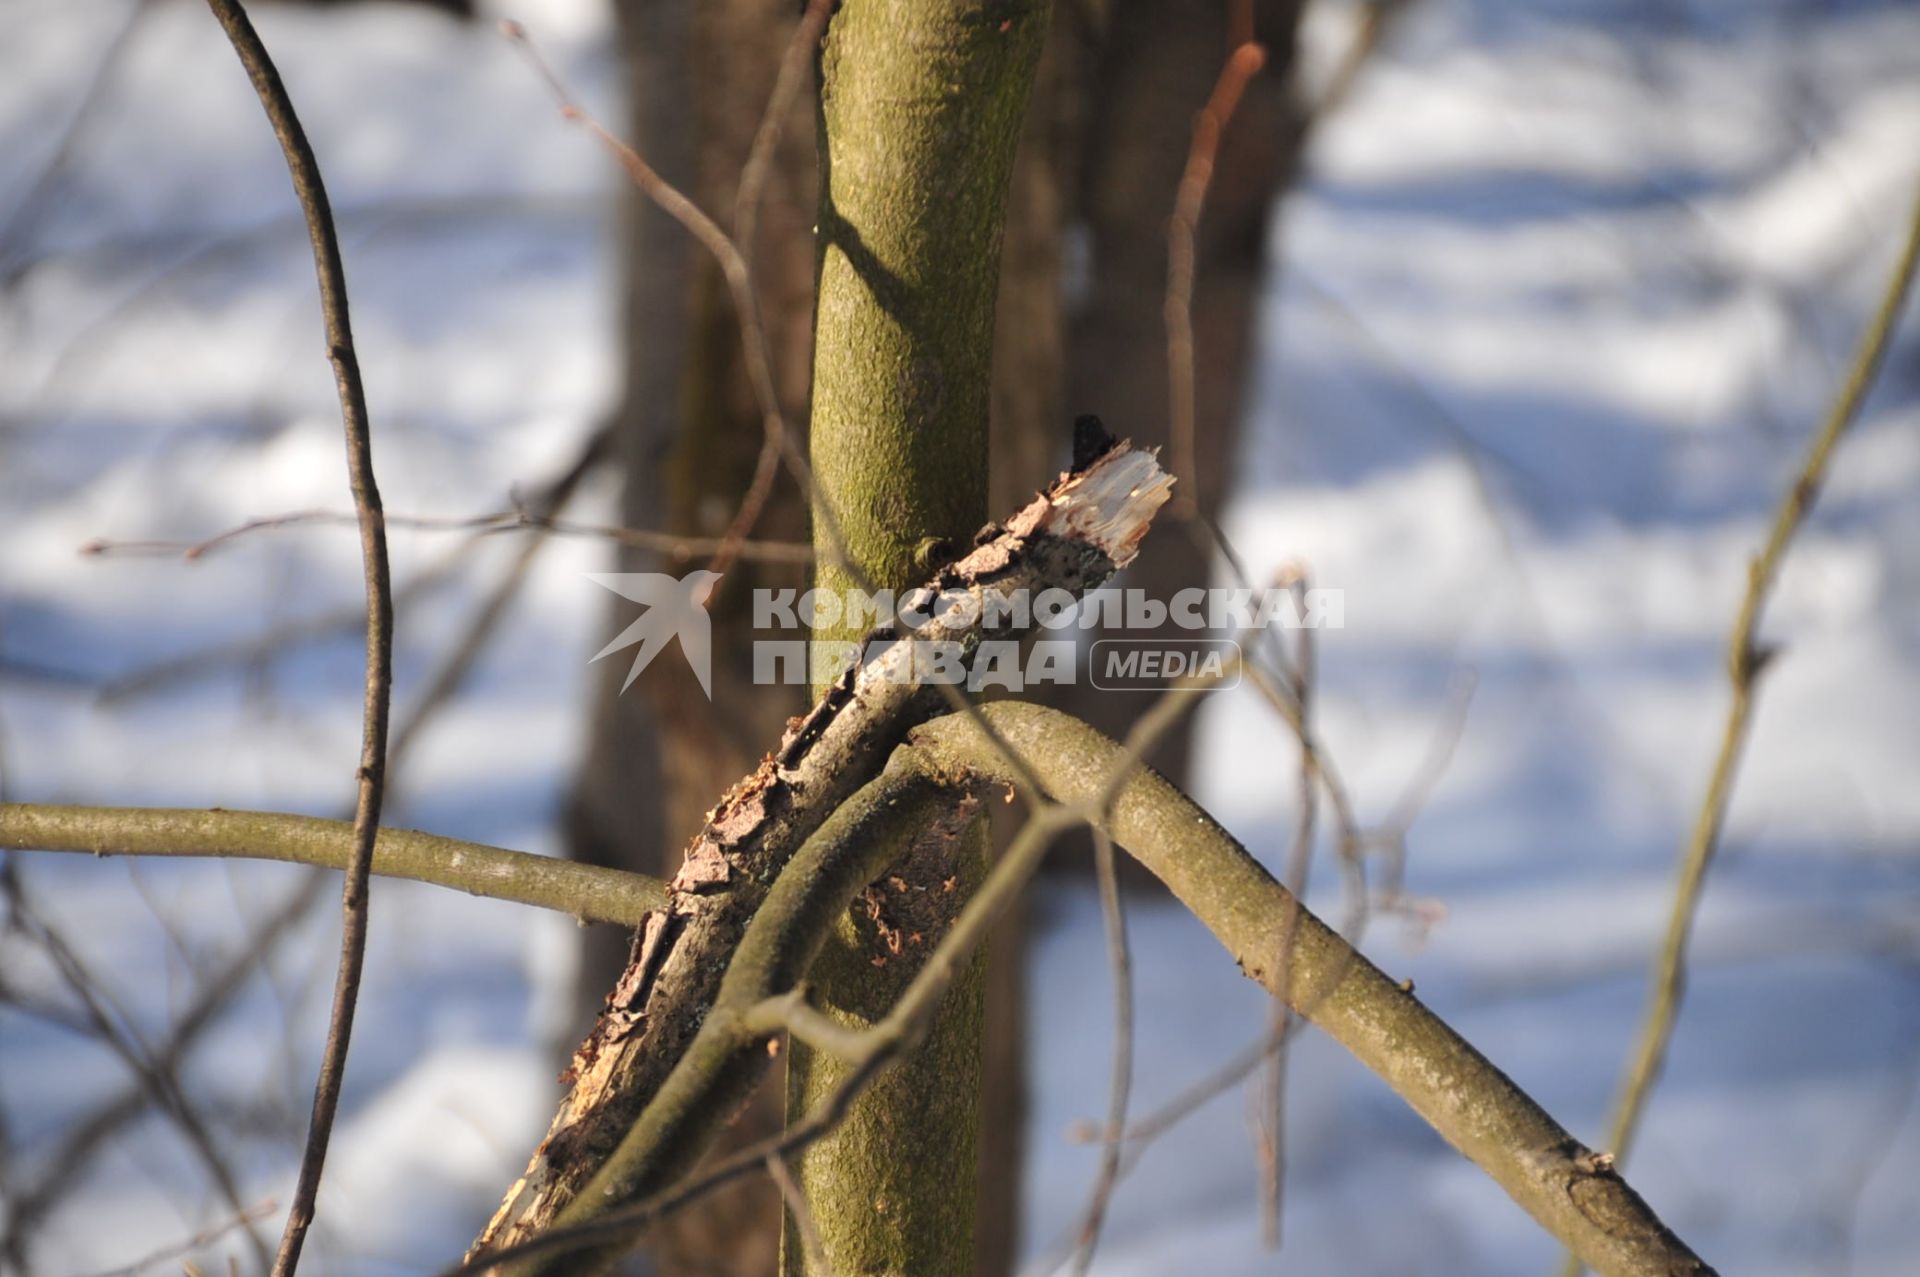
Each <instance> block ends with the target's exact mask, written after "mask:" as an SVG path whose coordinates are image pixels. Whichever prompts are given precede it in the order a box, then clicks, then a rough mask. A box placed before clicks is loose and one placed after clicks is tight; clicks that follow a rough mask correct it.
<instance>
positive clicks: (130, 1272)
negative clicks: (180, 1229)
mask: <svg viewBox="0 0 1920 1277" xmlns="http://www.w3.org/2000/svg"><path fill="white" fill-rule="evenodd" d="M274 1209H275V1207H274V1203H273V1200H272V1199H271V1198H269V1199H267V1200H266V1201H264V1202H260V1203H259V1204H258V1205H254V1206H249V1207H248V1208H247V1209H245V1210H243V1211H240V1212H239V1213H238V1214H236V1215H233V1216H231V1217H230V1218H228V1219H227V1220H226V1221H225V1222H223V1223H219V1224H215V1225H214V1226H213V1227H211V1228H205V1229H202V1230H201V1231H199V1232H197V1233H195V1234H194V1235H193V1236H191V1237H189V1238H187V1240H185V1241H183V1242H175V1243H174V1244H173V1245H171V1246H165V1247H162V1248H161V1249H159V1250H156V1251H154V1252H153V1253H152V1254H151V1255H148V1256H147V1257H146V1258H144V1259H136V1260H134V1261H133V1262H132V1263H131V1264H126V1265H124V1266H122V1267H120V1268H112V1269H108V1270H107V1271H105V1272H102V1273H97V1274H95V1277H138V1275H139V1274H140V1273H143V1272H145V1271H146V1270H147V1269H149V1268H157V1267H159V1266H160V1265H161V1264H167V1263H172V1262H174V1261H176V1260H182V1259H185V1258H186V1257H187V1256H188V1255H191V1254H192V1253H193V1252H194V1251H196V1250H200V1249H202V1248H203V1247H206V1246H211V1245H212V1244H213V1243H214V1242H217V1241H219V1240H220V1239H221V1238H222V1237H224V1236H226V1235H227V1234H228V1233H230V1232H233V1231H234V1230H235V1229H238V1228H248V1227H249V1226H250V1225H251V1224H252V1223H253V1222H254V1221H255V1220H257V1219H265V1218H266V1217H267V1216H269V1215H271V1214H273V1212H274ZM189 1271H192V1270H191V1268H190V1267H189Z"/></svg>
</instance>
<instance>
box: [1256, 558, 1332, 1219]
mask: <svg viewBox="0 0 1920 1277" xmlns="http://www.w3.org/2000/svg"><path fill="white" fill-rule="evenodd" d="M1289 588H1290V589H1291V590H1292V591H1293V593H1294V598H1295V599H1296V600H1297V601H1301V602H1303V603H1304V600H1305V598H1306V590H1307V577H1306V574H1305V573H1304V572H1298V573H1295V574H1294V576H1293V580H1292V581H1291V582H1290V584H1289ZM1314 666H1315V662H1314V646H1313V629H1312V628H1311V627H1310V626H1302V627H1301V628H1300V633H1299V637H1298V638H1297V639H1296V641H1295V648H1294V657H1293V671H1292V672H1293V699H1294V703H1295V704H1297V705H1298V706H1299V707H1300V724H1301V726H1302V727H1303V728H1305V729H1306V730H1307V731H1309V732H1311V731H1312V729H1313V680H1314ZM1319 795H1320V787H1319V786H1318V785H1317V784H1316V783H1315V782H1314V776H1313V767H1312V765H1311V764H1310V763H1309V761H1308V758H1307V752H1306V749H1305V748H1304V747H1303V748H1302V749H1301V751H1300V781H1299V786H1298V789H1297V791H1296V796H1295V800H1294V801H1295V802H1296V803H1298V805H1299V810H1298V811H1297V812H1296V813H1295V815H1294V826H1293V842H1292V845H1291V846H1290V847H1289V848H1288V849H1287V861H1286V871H1285V872H1286V877H1285V878H1284V879H1282V882H1283V884H1284V885H1285V886H1286V888H1287V891H1288V892H1289V893H1291V894H1292V896H1293V903H1292V906H1291V908H1290V909H1289V910H1288V913H1287V920H1286V925H1285V927H1283V928H1282V930H1281V940H1280V951H1279V953H1278V954H1277V955H1276V956H1275V959H1274V960H1275V961H1276V962H1278V963H1279V964H1280V969H1281V971H1283V972H1284V971H1285V970H1286V968H1287V964H1288V963H1290V962H1291V961H1292V960H1293V938H1294V934H1295V933H1296V932H1297V930H1298V929H1299V925H1300V909H1301V902H1302V901H1304V900H1305V899H1306V898H1307V876H1308V874H1309V873H1310V872H1311V871H1312V869H1313V842H1314V825H1315V821H1316V819H1317V817H1318V816H1319V814H1320V808H1319ZM1284 979H1285V978H1284V976H1283V977H1282V982H1283V984H1284ZM1292 1019H1293V1009H1292V1008H1291V1007H1289V1006H1288V1005H1287V1001H1286V999H1285V998H1279V997H1276V998H1275V999H1274V1000H1273V1003H1272V1015H1271V1017H1270V1018H1269V1020H1268V1031H1269V1033H1270V1034H1271V1036H1272V1039H1273V1042H1274V1050H1273V1053H1272V1055H1271V1056H1269V1057H1268V1060H1267V1077H1266V1088H1265V1094H1264V1099H1265V1110H1264V1118H1263V1120H1262V1121H1261V1123H1260V1124H1259V1125H1260V1132H1261V1134H1260V1138H1261V1141H1262V1147H1261V1150H1260V1153H1261V1157H1260V1178H1261V1193H1260V1233H1261V1239H1262V1240H1263V1241H1264V1242H1265V1244H1266V1246H1267V1249H1269V1250H1278V1249H1280V1243H1281V1240H1282V1225H1283V1222H1284V1215H1283V1210H1284V1207H1285V1199H1286V1184H1287V1139H1286V1125H1287V1042H1288V1040H1289V1036H1290V1035H1289V1034H1288V1032H1287V1029H1288V1026H1289V1024H1290V1022H1291V1021H1292Z"/></svg>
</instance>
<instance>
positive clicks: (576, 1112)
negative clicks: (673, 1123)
mask: <svg viewBox="0 0 1920 1277" xmlns="http://www.w3.org/2000/svg"><path fill="white" fill-rule="evenodd" d="M1170 483H1171V480H1170V479H1169V477H1168V476H1167V475H1166V473H1165V472H1164V471H1162V470H1161V469H1160V467H1159V465H1158V463H1157V462H1156V461H1155V460H1154V458H1153V456H1152V455H1151V454H1149V453H1143V452H1136V451H1134V450H1132V449H1131V448H1130V447H1128V446H1127V445H1125V444H1121V445H1116V446H1115V447H1114V448H1113V450H1112V451H1110V452H1108V453H1107V454H1106V455H1104V456H1103V457H1101V458H1100V459H1099V460H1098V461H1096V462H1094V463H1093V464H1092V465H1090V466H1088V467H1087V468H1086V469H1085V470H1082V471H1078V472H1075V473H1072V474H1068V475H1064V476H1062V477H1061V479H1060V480H1059V481H1058V482H1056V483H1055V484H1054V485H1053V486H1052V488H1050V489H1049V490H1048V491H1047V492H1045V493H1042V494H1041V495H1039V496H1038V497H1036V498H1035V499H1034V501H1033V502H1032V503H1031V504H1030V505H1028V506H1027V508H1026V509H1025V510H1023V511H1021V512H1020V513H1019V514H1017V515H1015V516H1014V517H1013V518H1012V519H1010V520H1009V521H1008V523H1007V526H1006V527H1005V528H1004V529H1003V530H1001V531H1000V532H999V533H998V534H997V535H995V536H992V537H989V538H987V539H985V540H983V541H982V542H981V543H980V544H979V545H978V546H976V547H975V548H974V549H973V550H972V551H971V552H970V553H969V554H967V555H966V556H965V557H964V558H962V559H960V560H959V561H958V562H956V563H953V564H951V565H949V566H948V567H947V568H945V569H944V570H943V571H942V572H941V573H940V574H939V576H937V577H936V578H935V579H934V580H933V581H932V582H930V583H929V584H928V585H926V586H925V587H923V588H922V590H921V591H916V592H915V595H914V599H915V600H917V601H918V602H922V603H924V602H928V601H930V600H931V599H933V598H934V597H942V598H944V599H945V600H947V601H949V602H954V603H955V605H954V606H951V607H943V608H940V609H933V615H932V616H931V617H930V618H929V620H928V623H927V624H926V625H923V626H920V627H919V628H917V629H916V628H908V627H902V628H901V630H900V631H899V632H895V631H894V630H892V629H888V630H882V631H880V632H877V633H876V635H874V636H872V638H871V640H870V643H869V644H868V646H867V649H866V651H865V652H864V653H863V660H862V662H861V663H860V664H858V665H857V666H855V667H853V668H850V669H848V670H847V672H846V673H845V674H844V675H843V676H842V678H841V679H840V680H838V681H837V682H836V683H835V684H834V685H833V686H832V687H831V688H830V689H829V690H828V691H827V693H826V694H825V695H824V696H823V697H822V698H821V700H820V702H819V703H818V704H817V705H816V706H815V707H814V709H813V711H812V712H811V713H810V714H808V715H807V716H806V717H805V718H803V719H797V720H794V721H793V723H792V725H791V729H790V730H789V732H788V733H787V736H786V738H785V740H783V741H782V743H781V746H780V748H779V750H778V751H777V752H776V753H775V754H773V755H770V756H769V757H768V758H767V759H766V760H764V761H763V762H762V764H761V766H760V768H759V769H758V770H757V771H756V772H755V773H754V775H752V776H750V777H748V778H746V779H745V780H744V781H742V782H741V783H740V784H738V785H736V786H735V787H734V788H733V790H732V791H730V792H729V793H728V794H727V796H726V797H725V798H723V799H722V800H721V802H720V803H719V805H718V806H717V807H716V808H715V810H714V812H713V814H712V816H711V817H710V819H709V821H708V824H707V827H706V829H704V830H703V831H702V832H701V833H700V835H698V836H697V837H696V838H695V840H694V842H693V843H692V845H691V846H690V847H689V848H688V851H687V858H686V863H685V864H684V866H683V867H682V869H681V871H680V873H679V875H678V876H677V877H676V878H675V880H674V882H673V883H672V884H671V892H672V894H671V903H670V905H669V907H668V909H667V910H666V911H664V912H663V913H661V914H659V915H656V916H655V917H654V918H651V919H649V921H648V924H647V927H646V929H645V930H644V931H643V932H642V935H641V937H640V940H639V943H638V944H637V945H636V948H635V952H634V958H633V961H632V962H631V963H630V965H629V967H628V969H627V973H626V974H625V975H624V976H623V977H622V979H621V981H620V983H619V984H618V985H617V986H616V988H615V990H614V992H613V994H612V995H611V996H610V998H609V1000H608V1005H607V1008H606V1010H605V1011H603V1012H602V1014H601V1018H600V1021H599V1024H598V1025H597V1026H596V1028H595V1030H594V1032H593V1034H592V1035H591V1036H589V1038H588V1039H587V1041H586V1042H585V1043H584V1044H583V1045H582V1047H581V1049H580V1051H579V1052H578V1054H577V1055H576V1057H575V1063H574V1074H575V1079H576V1080H575V1086H574V1090H573V1093H572V1094H571V1095H570V1096H569V1097H568V1100H567V1101H566V1103H565V1104H564V1105H563V1106H562V1108H561V1110H560V1112H559V1114H558V1115H557V1116H556V1117H555V1119H554V1123H553V1125H552V1127H551V1128H550V1129H549V1132H548V1135H547V1138H546V1140H545V1141H544V1142H543V1143H542V1145H541V1148H540V1149H539V1151H537V1152H536V1153H535V1155H534V1157H533V1159H532V1161H531V1163H530V1164H529V1166H528V1168H527V1171H526V1173H525V1174H524V1175H523V1176H522V1177H521V1179H520V1181H519V1182H518V1183H516V1184H515V1185H514V1186H513V1188H512V1189H511V1190H509V1192H508V1194H507V1199H506V1201H505V1202H504V1203H503V1204H502V1206H501V1209H500V1211H499V1212H498V1213H497V1214H496V1216H495V1218H494V1220H493V1221H492V1222H491V1223H490V1224H489V1226H488V1228H487V1230H486V1232H485V1233H484V1234H483V1235H482V1237H481V1238H480V1240H479V1241H478V1242H477V1243H476V1245H475V1252H474V1253H476V1254H478V1253H480V1252H482V1251H485V1250H489V1249H495V1248H498V1247H501V1246H505V1245H511V1244H512V1243H515V1242H517V1241H520V1240H522V1239H525V1238H528V1237H531V1236H533V1235H534V1234H536V1233H538V1232H540V1231H542V1230H543V1229H545V1228H546V1227H547V1226H548V1225H549V1224H551V1223H552V1222H553V1221H554V1220H555V1219H556V1218H558V1217H559V1216H560V1214H561V1212H562V1211H564V1210H566V1209H568V1208H569V1204H570V1203H571V1202H572V1201H574V1200H575V1198H576V1197H578V1196H579V1195H580V1194H581V1193H582V1191H583V1185H584V1184H585V1182H586V1181H587V1179H588V1178H589V1177H592V1176H594V1175H595V1174H596V1170H597V1168H596V1165H595V1156H594V1155H593V1152H592V1150H597V1149H605V1148H608V1147H610V1146H612V1145H613V1144H615V1143H617V1142H619V1140H620V1138H621V1136H622V1135H623V1134H624V1133H626V1132H628V1131H629V1128H633V1127H634V1124H635V1121H636V1119H637V1118H639V1117H640V1116H641V1114H642V1110H643V1109H645V1108H646V1107H647V1106H648V1104H649V1101H651V1100H652V1099H653V1098H654V1097H655V1096H656V1095H658V1094H659V1093H660V1092H661V1088H662V1087H663V1086H664V1085H665V1084H666V1083H667V1082H668V1080H669V1078H670V1076H671V1074H672V1072H673V1069H674V1068H675V1066H676V1062H677V1061H679V1060H680V1059H681V1058H682V1057H683V1055H684V1054H685V1053H686V1052H687V1051H689V1050H691V1044H692V1043H693V1041H694V1034H695V1032H696V1030H697V1029H698V1028H699V1027H700V1025H701V1024H702V1022H703V1017H705V1016H706V1013H707V1011H708V1009H709V1008H710V1007H711V1006H712V1005H713V1002H714V999H715V997H716V996H717V995H718V992H719V987H718V986H719V979H720V973H721V972H722V970H723V969H724V967H725V965H726V963H727V961H728V958H729V956H730V955H732V954H733V952H734V949H735V947H736V945H737V944H738V943H739V942H740V937H741V936H742V935H743V934H744V933H745V931H746V928H747V925H748V922H749V920H750V919H751V918H752V917H753V916H754V914H755V912H756V910H758V909H759V908H760V907H761V902H762V901H763V899H764V898H765V897H766V893H767V890H768V888H767V886H766V884H767V883H768V882H771V881H776V879H778V880H784V875H783V873H782V871H783V868H784V867H785V866H786V864H787V862H788V861H789V860H790V859H791V857H792V856H793V855H794V854H795V853H796V852H797V851H798V850H799V849H800V847H801V845H802V844H803V843H804V842H805V841H806V840H807V838H808V837H810V836H811V835H812V834H813V833H814V832H815V831H816V830H818V829H819V828H820V827H821V824H822V822H824V821H825V820H826V819H827V817H828V815H829V814H830V813H831V812H833V811H834V810H835V808H836V807H838V806H839V804H840V803H841V802H843V801H844V800H845V799H846V798H847V797H848V796H849V795H850V794H851V793H852V792H853V791H854V790H855V789H857V788H858V787H859V786H860V785H862V784H863V783H864V782H866V781H867V780H869V779H870V778H872V777H873V776H875V775H877V774H878V773H879V771H880V769H881V768H882V767H883V766H884V764H885V763H886V760H887V756H888V754H889V753H890V752H891V750H892V748H893V746H894V745H895V744H896V743H897V742H898V740H899V738H900V735H901V733H903V732H904V731H905V730H906V729H907V728H908V727H910V726H912V724H913V723H915V722H917V721H920V720H922V719H924V718H926V717H929V716H930V715H932V714H933V713H934V712H936V711H937V710H938V708H939V707H940V705H941V704H942V701H941V697H940V695H939V693H940V692H946V691H952V690H955V689H952V688H950V687H945V686H939V687H935V686H929V685H927V684H926V683H924V682H923V681H922V680H923V678H924V676H925V664H924V658H922V657H919V656H918V655H917V654H918V653H920V652H922V651H923V650H924V649H923V648H922V647H921V646H920V645H921V644H925V643H955V644H957V645H960V646H961V647H962V648H963V649H965V650H969V651H971V650H972V647H973V643H974V642H975V641H976V640H978V639H982V638H993V639H1003V638H1012V637H1016V636H1017V634H1018V632H1019V631H1018V627H1017V626H1015V624H1014V622H1015V620H1017V619H1021V618H1016V617H1015V616H1014V615H1013V613H1014V609H1011V608H1008V607H1005V606H1000V605H999V603H998V601H996V604H995V605H994V606H991V607H990V606H988V604H987V599H988V596H989V595H990V594H992V595H996V596H997V598H998V600H1005V599H1009V598H1012V597H1013V596H1014V595H1015V594H1016V593H1017V592H1019V591H1022V590H1030V591H1034V592H1035V593H1037V592H1038V591H1039V590H1040V589H1043V588H1058V589H1064V590H1067V591H1069V592H1071V593H1075V594H1079V593H1083V592H1085V591H1086V590H1088V589H1091V588H1093V587H1094V586H1095V585H1097V584H1099V583H1100V582H1102V581H1104V580H1105V579H1106V578H1107V577H1108V576H1109V575H1110V574H1111V573H1112V572H1113V571H1114V570H1115V569H1116V568H1117V567H1119V566H1122V565H1124V564H1125V563H1127V562H1129V561H1131V560H1132V558H1133V557H1134V554H1135V552H1136V550H1137V547H1138V544H1139V541H1140V538H1141V537H1142V536H1144V535H1145V533H1146V529H1147V525H1148V523H1149V521H1150V520H1151V519H1152V517H1153V515H1154V513H1155V512H1156V511H1158V510H1159V508H1160V507H1161V505H1162V504H1163V503H1164V502H1165V501H1166V499H1167V493H1168V487H1169V485H1170ZM962 599H964V600H966V604H965V605H961V604H959V603H958V602H957V601H958V600H962ZM916 660H919V661H920V664H919V665H918V666H916ZM916 669H918V671H919V672H916ZM865 881H866V880H862V885H864V882H865ZM842 903H844V902H842ZM776 991H777V990H776ZM641 1179H642V1177H641V1176H639V1175H637V1174H627V1173H624V1172H621V1173H615V1174H613V1175H611V1176H610V1177H609V1178H608V1181H607V1187H609V1188H611V1189H612V1191H611V1193H609V1194H602V1193H600V1192H599V1191H598V1190H596V1191H595V1192H594V1193H592V1194H591V1196H592V1202H591V1205H592V1206H593V1207H594V1208H596V1209H602V1208H606V1207H611V1206H615V1205H618V1204H619V1203H621V1202H624V1201H628V1200H631V1199H632V1198H633V1197H634V1196H636V1195H637V1193H638V1191H641V1190H635V1189H634V1188H633V1184H634V1183H637V1182H640V1181H641ZM596 1182H598V1180H596ZM659 1187H664V1185H659Z"/></svg>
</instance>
